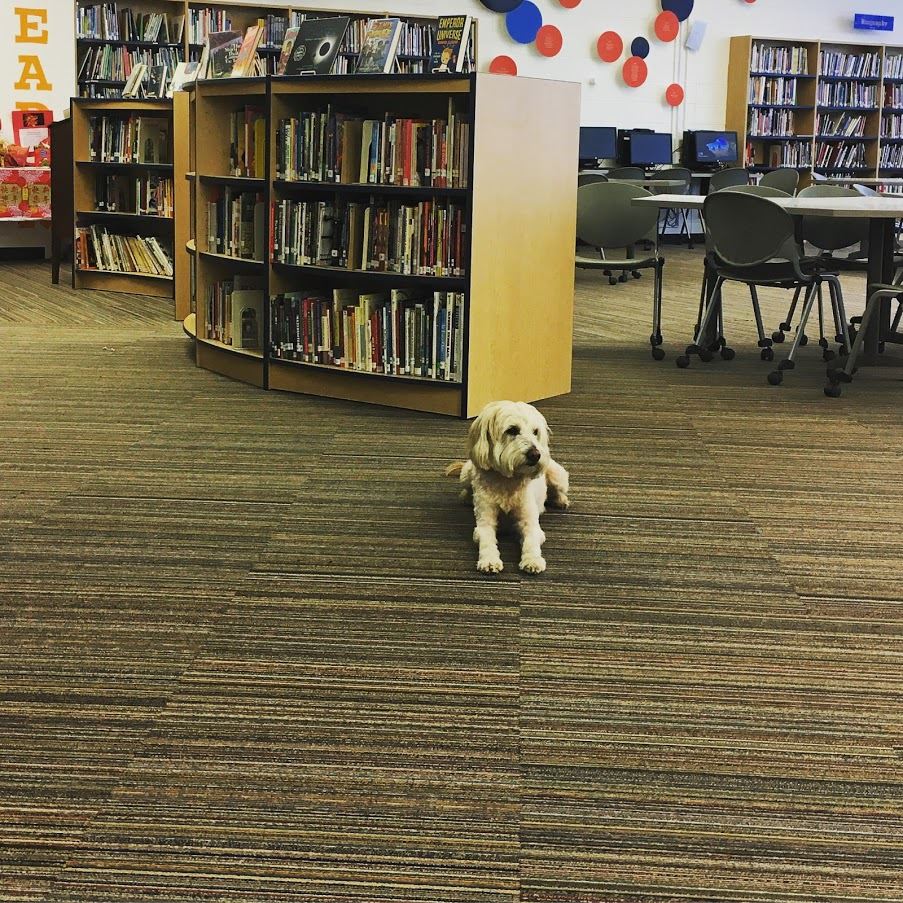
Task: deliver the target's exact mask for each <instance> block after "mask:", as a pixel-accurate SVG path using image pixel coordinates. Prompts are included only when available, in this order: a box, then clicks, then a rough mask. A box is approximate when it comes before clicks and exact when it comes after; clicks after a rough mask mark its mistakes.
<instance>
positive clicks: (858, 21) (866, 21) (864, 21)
mask: <svg viewBox="0 0 903 903" xmlns="http://www.w3.org/2000/svg"><path fill="white" fill-rule="evenodd" d="M853 28H858V29H860V30H862V31H893V30H894V17H893V16H870V15H869V14H868V13H854V15H853Z"/></svg>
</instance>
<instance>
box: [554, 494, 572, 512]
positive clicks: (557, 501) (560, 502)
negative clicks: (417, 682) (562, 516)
mask: <svg viewBox="0 0 903 903" xmlns="http://www.w3.org/2000/svg"><path fill="white" fill-rule="evenodd" d="M549 504H550V505H551V506H552V507H553V508H557V509H558V510H559V511H567V510H568V508H570V507H571V503H570V500H569V499H568V497H567V495H566V494H565V493H563V492H556V493H554V494H553V495H552V496H550V498H549Z"/></svg>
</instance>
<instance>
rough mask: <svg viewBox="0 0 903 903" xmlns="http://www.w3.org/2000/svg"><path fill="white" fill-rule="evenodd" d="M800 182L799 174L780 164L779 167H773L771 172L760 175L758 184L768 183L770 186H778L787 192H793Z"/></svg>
mask: <svg viewBox="0 0 903 903" xmlns="http://www.w3.org/2000/svg"><path fill="white" fill-rule="evenodd" d="M799 183H800V174H799V172H798V171H797V170H795V169H790V167H789V166H782V167H781V168H780V169H773V170H772V171H771V172H767V173H765V175H764V176H762V179H761V181H760V182H759V184H760V185H768V186H769V187H770V188H780V189H781V191H784V192H786V193H787V194H790V195H792V194H795V193H796V188H797V186H798V185H799Z"/></svg>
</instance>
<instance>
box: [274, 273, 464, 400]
mask: <svg viewBox="0 0 903 903" xmlns="http://www.w3.org/2000/svg"><path fill="white" fill-rule="evenodd" d="M463 337H464V295H463V293H462V292H434V293H433V294H432V296H424V295H423V294H421V293H417V292H408V291H404V290H400V289H393V290H391V291H388V292H372V293H365V294H360V293H358V292H357V291H356V290H355V289H334V290H333V293H332V297H331V298H330V297H324V296H323V295H322V293H305V292H292V293H289V294H283V295H277V296H276V297H274V298H273V299H272V301H271V303H270V353H271V354H272V355H273V356H274V357H276V358H280V359H284V360H297V361H302V362H305V363H312V364H323V365H329V366H334V367H341V368H344V369H347V370H356V371H360V372H363V373H382V374H384V375H387V376H416V377H420V378H423V379H435V380H444V381H456V382H457V381H460V380H461V376H462V373H463V347H464V341H463Z"/></svg>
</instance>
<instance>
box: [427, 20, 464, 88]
mask: <svg viewBox="0 0 903 903" xmlns="http://www.w3.org/2000/svg"><path fill="white" fill-rule="evenodd" d="M469 40H470V16H439V21H438V24H437V27H436V40H435V41H434V42H433V50H432V53H431V55H430V72H433V73H436V74H441V73H446V72H463V71H464V67H465V64H466V62H467V45H468V41H469Z"/></svg>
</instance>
